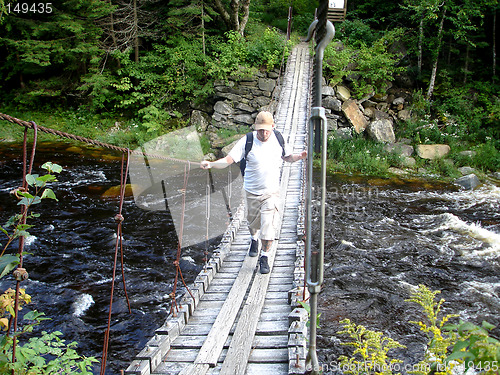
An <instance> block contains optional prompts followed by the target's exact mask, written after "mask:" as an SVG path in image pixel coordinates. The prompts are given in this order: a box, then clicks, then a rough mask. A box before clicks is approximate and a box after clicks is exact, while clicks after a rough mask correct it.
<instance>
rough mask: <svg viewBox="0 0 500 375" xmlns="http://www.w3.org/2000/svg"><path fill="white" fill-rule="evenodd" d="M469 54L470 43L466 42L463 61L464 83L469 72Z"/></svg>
mask: <svg viewBox="0 0 500 375" xmlns="http://www.w3.org/2000/svg"><path fill="white" fill-rule="evenodd" d="M469 54H470V45H469V44H468V43H467V49H466V51H465V63H464V85H465V84H466V83H467V75H468V74H469Z"/></svg>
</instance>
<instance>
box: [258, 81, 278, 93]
mask: <svg viewBox="0 0 500 375" xmlns="http://www.w3.org/2000/svg"><path fill="white" fill-rule="evenodd" d="M258 85H259V89H261V90H262V91H268V92H272V91H273V90H274V88H275V87H276V81H275V80H274V79H270V78H259V84H258Z"/></svg>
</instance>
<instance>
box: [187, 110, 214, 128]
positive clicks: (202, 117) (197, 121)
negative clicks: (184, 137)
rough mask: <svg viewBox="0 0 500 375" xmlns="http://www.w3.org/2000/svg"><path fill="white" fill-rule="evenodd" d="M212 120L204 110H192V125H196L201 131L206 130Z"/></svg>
mask: <svg viewBox="0 0 500 375" xmlns="http://www.w3.org/2000/svg"><path fill="white" fill-rule="evenodd" d="M209 123H210V120H209V118H208V115H207V114H205V113H204V112H202V111H198V110H194V111H193V112H191V125H194V126H195V127H196V129H198V130H200V131H203V132H204V131H206V130H207V127H208V124H209Z"/></svg>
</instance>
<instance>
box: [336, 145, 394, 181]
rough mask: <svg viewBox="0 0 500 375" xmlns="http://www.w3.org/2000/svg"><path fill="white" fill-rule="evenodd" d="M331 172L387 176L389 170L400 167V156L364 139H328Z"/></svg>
mask: <svg viewBox="0 0 500 375" xmlns="http://www.w3.org/2000/svg"><path fill="white" fill-rule="evenodd" d="M327 147H328V157H329V159H331V160H332V162H331V164H330V165H329V167H330V168H329V169H330V171H337V172H344V173H345V172H347V173H361V174H365V175H368V176H370V175H371V176H373V175H375V176H384V175H387V173H388V172H387V171H388V168H389V167H391V166H393V167H399V166H400V165H401V160H400V157H399V156H398V154H396V153H390V152H386V151H385V150H384V144H383V143H378V142H375V141H371V140H367V139H364V138H362V137H355V138H353V139H342V138H335V137H330V138H328V146H327Z"/></svg>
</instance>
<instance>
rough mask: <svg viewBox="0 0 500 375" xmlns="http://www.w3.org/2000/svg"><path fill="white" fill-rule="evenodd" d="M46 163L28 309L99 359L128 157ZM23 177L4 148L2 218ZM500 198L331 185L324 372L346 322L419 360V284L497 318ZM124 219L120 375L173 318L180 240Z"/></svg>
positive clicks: (0, 158)
mask: <svg viewBox="0 0 500 375" xmlns="http://www.w3.org/2000/svg"><path fill="white" fill-rule="evenodd" d="M36 161H37V163H36V165H37V166H38V165H40V164H41V163H43V162H45V161H52V162H54V163H58V164H60V165H62V166H63V167H64V171H63V173H61V175H60V176H59V177H58V180H59V182H57V183H56V184H55V185H54V187H53V188H54V191H55V193H56V195H57V197H58V198H59V202H52V201H48V200H45V201H44V202H43V203H42V205H43V206H42V205H40V209H38V208H37V211H38V212H39V213H41V217H40V218H39V219H36V222H34V224H35V227H34V228H33V229H32V230H30V232H31V234H32V235H33V237H31V238H30V239H29V240H28V246H27V247H26V251H27V252H30V253H32V254H31V255H27V256H26V258H25V263H24V265H25V267H26V268H27V270H28V272H29V273H30V279H29V281H27V282H25V283H23V286H24V287H25V288H26V289H27V292H28V293H29V294H31V295H32V297H33V303H32V304H31V305H30V308H32V309H38V310H40V311H43V312H45V313H46V314H47V316H49V317H51V318H52V320H50V321H48V322H46V323H45V324H44V326H43V329H47V330H54V329H58V330H61V331H62V332H63V333H64V335H65V336H64V337H65V339H67V340H68V341H72V340H75V341H77V342H79V348H80V349H79V351H80V353H81V354H84V355H86V356H96V357H97V358H98V359H100V357H101V353H102V345H103V338H104V329H105V328H106V325H107V316H108V306H109V296H110V290H111V289H110V288H111V277H112V266H113V259H114V249H115V242H116V223H115V221H114V216H115V215H116V213H117V212H118V201H117V200H115V199H109V198H103V193H105V192H106V191H107V189H109V188H110V187H113V186H116V185H119V181H120V155H111V156H110V153H109V151H107V150H104V151H102V150H97V149H88V148H81V149H75V148H70V145H68V144H62V143H57V144H46V145H43V144H41V145H40V146H39V149H38V151H37V155H36ZM37 168H38V167H37ZM34 172H37V173H38V172H39V170H35V171H34ZM20 178H21V158H20V147H19V146H17V145H7V144H4V145H1V144H0V221H1V222H5V220H6V219H7V218H8V217H9V216H10V215H11V214H13V213H16V212H18V206H16V201H15V200H14V199H13V198H12V196H11V195H9V192H10V191H11V190H12V189H14V188H16V187H18V186H19V185H20ZM499 203H500V189H499V188H498V187H495V186H484V187H482V188H480V189H478V190H476V191H473V192H464V191H460V190H458V189H456V188H455V187H454V186H451V185H436V184H426V183H422V182H402V181H386V180H369V179H366V178H360V179H354V178H348V177H343V176H336V177H331V178H330V179H329V182H328V209H327V214H328V218H327V223H328V229H327V238H326V255H325V262H326V264H325V285H324V288H323V290H322V292H321V295H320V312H321V314H322V315H321V328H320V330H319V332H318V334H319V335H320V336H319V340H318V347H319V349H318V352H319V353H318V354H319V359H320V362H321V363H322V365H323V366H324V367H323V368H324V370H325V372H326V373H333V372H334V371H333V370H334V365H335V363H336V359H337V357H338V355H340V354H347V349H346V348H345V347H344V346H341V345H340V342H341V340H342V341H344V342H345V338H342V337H340V336H339V335H337V333H336V332H337V331H338V330H339V329H340V326H339V323H338V322H339V321H340V320H342V319H344V318H349V319H351V320H352V321H353V322H355V323H358V324H363V325H365V326H367V327H369V328H371V329H376V330H380V331H383V332H384V333H386V334H387V335H389V336H390V337H392V338H394V339H396V340H398V341H400V342H401V343H402V344H404V345H406V346H407V347H408V349H406V350H401V351H399V352H397V353H396V355H397V356H398V357H399V358H401V359H404V360H406V361H408V362H411V363H416V362H418V359H417V358H419V357H420V356H421V354H422V352H423V349H424V344H425V339H424V338H423V337H422V335H421V334H420V333H419V332H418V329H417V328H416V327H415V326H413V325H411V324H410V323H408V321H409V320H419V318H420V317H421V315H420V314H419V312H418V309H416V307H415V306H412V305H410V304H408V303H406V302H404V299H406V298H408V297H409V290H410V288H411V286H417V285H418V284H425V285H427V286H428V287H429V288H431V289H433V290H436V289H439V290H441V291H442V293H441V295H440V296H441V297H443V298H444V299H445V300H446V303H445V305H444V312H445V313H458V314H460V315H461V317H462V318H463V319H467V320H470V321H472V322H474V323H480V322H481V321H482V320H483V319H485V320H488V321H489V322H491V323H493V324H498V323H499V317H498V316H497V314H496V312H497V310H498V307H499V305H500V297H499V293H500V277H499V276H498V274H499V272H498V271H499V258H498V255H499V252H500V213H499V210H498V208H499ZM123 216H124V217H125V221H124V224H123V239H124V245H125V250H124V252H125V261H124V263H125V277H126V284H127V292H128V296H129V297H130V300H131V308H132V313H131V314H129V313H128V308H127V304H126V301H125V297H124V292H123V287H122V284H121V281H122V280H121V276H120V266H118V275H119V276H118V278H117V283H116V291H115V299H114V304H113V311H112V313H113V315H112V317H113V320H112V326H111V327H112V332H111V338H110V346H109V357H108V366H107V374H113V375H114V374H119V373H120V370H121V369H126V368H127V366H128V364H129V363H130V360H131V359H132V358H133V357H134V356H135V355H136V354H137V353H138V352H139V351H140V350H141V349H142V348H143V346H144V344H145V343H146V342H147V340H148V339H149V338H150V337H151V336H152V335H153V332H154V330H155V329H156V328H158V327H159V326H160V325H161V324H162V323H163V322H164V319H165V318H166V317H167V315H168V312H169V310H170V307H171V303H172V300H171V297H170V293H172V290H173V281H174V276H175V269H174V266H173V261H174V260H175V259H176V255H177V234H176V231H175V227H174V225H173V223H172V218H171V217H170V216H169V215H167V213H166V212H165V211H145V210H142V209H140V208H138V207H137V206H136V204H135V203H134V200H133V198H132V197H127V199H126V200H125V203H124V208H123ZM0 242H4V239H2V240H1V241H0ZM213 246H214V244H212V247H213ZM13 250H15V249H13ZM203 250H204V249H202V248H201V247H200V246H191V247H188V248H185V249H183V251H182V257H183V259H182V261H181V268H182V270H183V274H184V277H185V279H186V282H187V283H189V282H190V281H192V280H193V278H194V277H195V275H196V274H197V273H198V271H199V270H200V268H201V267H202V264H203V260H202V258H203V256H204V254H203ZM0 284H1V287H2V289H6V288H7V287H9V286H11V285H13V283H12V280H11V279H8V278H7V279H3V280H2V281H1V282H0ZM178 288H179V289H178V291H181V290H182V285H179V287H178ZM495 333H497V331H495ZM94 373H99V367H96V369H95V371H94Z"/></svg>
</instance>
